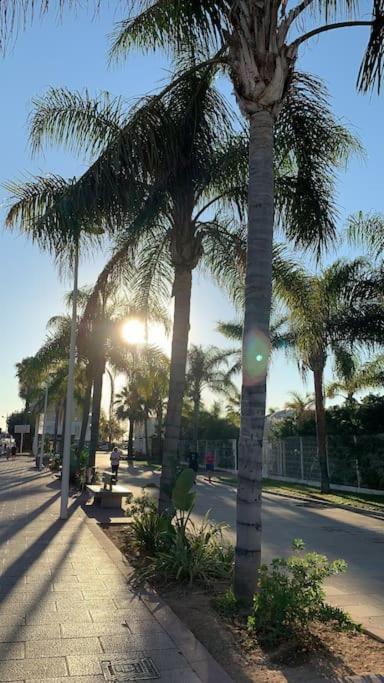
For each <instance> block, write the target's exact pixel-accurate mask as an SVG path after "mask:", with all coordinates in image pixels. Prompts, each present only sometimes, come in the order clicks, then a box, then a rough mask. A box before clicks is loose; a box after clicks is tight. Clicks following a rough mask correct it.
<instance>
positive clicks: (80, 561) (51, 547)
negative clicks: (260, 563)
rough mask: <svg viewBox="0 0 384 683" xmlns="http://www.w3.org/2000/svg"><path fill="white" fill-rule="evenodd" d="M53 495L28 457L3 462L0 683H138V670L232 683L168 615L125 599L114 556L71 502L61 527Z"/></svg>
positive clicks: (123, 569) (191, 682) (180, 681)
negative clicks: (117, 681)
mask: <svg viewBox="0 0 384 683" xmlns="http://www.w3.org/2000/svg"><path fill="white" fill-rule="evenodd" d="M59 495H60V491H59V489H58V485H57V483H56V482H55V481H53V479H52V476H51V475H50V474H40V473H37V472H36V470H35V469H34V467H33V462H32V460H31V459H30V458H19V459H18V460H16V461H15V462H7V461H5V460H3V459H0V682H2V681H28V683H38V681H50V683H60V682H61V683H70V682H71V681H72V682H76V681H77V683H96V682H98V683H102V682H103V681H105V680H109V681H113V680H127V681H129V680H144V678H143V676H141V678H140V679H138V678H137V675H136V677H134V672H135V671H136V673H137V671H138V670H141V671H142V672H144V671H147V672H148V675H147V677H146V678H145V680H151V679H153V680H157V681H160V682H164V683H176V682H177V683H230V679H229V677H228V676H227V675H226V674H225V672H224V671H223V670H222V669H221V668H220V667H219V666H218V664H217V663H216V662H215V661H214V660H213V658H212V657H211V656H210V655H209V653H208V652H207V651H206V650H205V648H204V647H203V646H202V645H201V644H200V643H199V642H198V641H197V640H196V639H195V638H194V636H193V635H192V633H191V632H190V631H189V630H188V629H187V628H186V627H185V626H184V625H183V624H182V623H181V622H180V621H179V620H178V619H177V617H176V616H175V615H174V614H173V613H172V612H171V610H170V609H169V608H168V607H166V606H165V605H164V604H162V603H161V602H159V600H158V598H157V597H156V596H152V597H151V596H148V598H147V599H145V600H141V599H140V598H139V597H138V596H136V595H134V594H133V593H132V592H131V591H130V589H129V588H128V586H127V579H126V577H127V572H128V568H127V566H126V565H125V564H124V563H123V561H122V558H121V555H120V553H119V552H118V551H117V550H116V549H115V548H114V547H113V546H112V544H111V542H110V541H109V540H108V539H107V538H106V536H105V535H104V533H103V532H102V531H101V530H100V529H99V528H98V527H97V525H96V523H95V522H94V521H93V520H90V519H88V517H87V516H86V515H85V514H84V512H83V511H82V510H81V509H80V508H79V507H77V505H76V500H73V501H72V505H71V515H70V517H69V519H68V520H67V521H66V522H61V521H59V520H58V511H59ZM152 667H154V668H152ZM119 671H120V674H119V673H118V672H119ZM116 672H117V673H116ZM124 672H125V674H124ZM158 674H159V676H160V677H159V676H158ZM115 675H117V678H116V679H115V678H114V676H115ZM119 677H120V678H119Z"/></svg>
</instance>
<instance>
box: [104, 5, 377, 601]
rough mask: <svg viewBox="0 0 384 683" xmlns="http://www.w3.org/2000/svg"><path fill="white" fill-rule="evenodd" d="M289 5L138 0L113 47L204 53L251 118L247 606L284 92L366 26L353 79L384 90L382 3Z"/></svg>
mask: <svg viewBox="0 0 384 683" xmlns="http://www.w3.org/2000/svg"><path fill="white" fill-rule="evenodd" d="M287 4H288V3H287V1H286V0H238V1H237V2H235V3H234V2H232V1H231V0H203V1H202V2H195V1H194V0H186V1H185V2H182V3H181V2H180V1H179V0H169V2H166V3H164V2H163V0H145V1H144V2H141V1H140V0H137V1H136V2H133V3H132V13H131V15H130V16H129V17H128V19H127V20H126V21H123V22H121V23H120V24H119V25H118V27H117V31H116V35H115V40H114V44H113V46H112V52H113V54H114V55H117V56H118V55H121V54H122V53H124V52H126V51H127V50H128V49H130V48H132V47H140V48H143V49H145V50H148V49H156V48H160V49H162V48H168V49H169V48H171V49H172V50H174V51H176V52H179V51H180V50H185V49H188V48H190V49H194V50H195V53H196V52H197V53H199V51H200V54H203V55H204V57H203V58H202V62H201V64H200V65H199V67H200V68H201V69H205V68H206V65H207V63H208V64H212V63H215V64H218V63H219V64H221V65H223V66H224V68H226V69H227V70H228V72H229V76H230V78H231V81H232V84H233V87H234V91H235V95H236V99H237V102H238V105H239V108H240V110H241V112H242V114H243V116H244V117H245V119H246V120H247V121H248V126H249V136H250V145H249V171H250V172H249V207H248V208H249V211H248V238H247V254H248V258H247V271H246V286H245V311H244V342H243V355H244V360H245V359H246V355H247V351H248V349H249V346H250V344H253V343H254V344H256V345H258V344H259V345H260V341H261V342H262V343H261V347H263V348H264V351H263V352H261V353H260V354H259V355H260V357H261V359H260V363H259V365H260V371H259V373H258V376H257V381H255V380H254V381H250V378H249V376H248V374H247V367H246V362H244V363H243V387H242V422H241V436H240V448H239V488H238V509H237V531H238V535H237V553H236V568H235V591H236V594H237V596H238V597H240V598H242V599H244V601H245V602H246V603H247V604H248V605H250V604H251V602H252V595H253V593H254V591H255V590H256V587H257V569H258V567H259V565H260V548H261V543H260V538H261V472H262V453H261V441H262V438H261V437H262V434H263V431H264V419H265V417H264V416H265V404H266V376H267V365H268V356H269V353H268V340H269V318H270V308H271V291H272V285H271V279H272V242H273V227H274V211H275V208H276V205H275V202H274V174H273V158H274V131H275V128H276V122H277V120H278V116H279V112H280V111H281V108H282V106H283V105H284V101H285V98H286V97H287V93H288V92H289V84H290V82H291V79H292V76H293V72H294V67H295V63H296V59H297V55H298V52H299V49H300V46H301V45H303V44H304V43H306V42H307V41H308V40H311V39H312V38H313V37H315V36H317V35H320V34H321V33H323V32H326V31H331V30H335V29H339V28H345V27H354V26H368V27H370V29H371V35H370V40H369V43H368V47H367V51H366V54H365V57H364V60H363V63H362V66H361V69H360V73H359V81H358V83H359V88H360V90H362V91H367V90H368V89H370V88H371V87H372V86H373V85H374V84H375V83H377V85H378V88H380V84H381V76H382V73H383V68H384V60H383V55H384V9H383V4H382V1H381V0H372V4H371V7H372V19H371V20H368V21H367V20H365V19H364V20H361V19H360V18H358V19H356V18H355V16H354V15H353V14H352V13H354V12H355V11H357V9H358V8H359V6H360V3H359V2H358V0H344V1H343V2H341V1H340V2H338V1H337V0H320V1H319V2H316V3H315V1H314V0H297V2H296V4H293V6H291V3H290V7H289V8H288V7H287ZM361 4H362V5H363V3H361ZM362 9H363V8H362ZM364 9H365V6H364ZM311 10H312V12H311ZM340 15H344V16H342V21H337V19H338V16H340ZM317 16H318V17H319V19H320V25H316V26H315V27H313V28H309V30H306V29H304V32H303V25H304V20H305V18H306V17H308V18H310V19H311V20H312V22H313V21H314V19H315V17H317ZM291 34H293V37H292V38H290V36H291ZM192 68H193V69H195V68H196V66H193V67H192ZM264 341H265V344H264ZM250 519H251V520H252V524H250V522H249V520H250Z"/></svg>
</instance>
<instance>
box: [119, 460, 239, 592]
mask: <svg viewBox="0 0 384 683" xmlns="http://www.w3.org/2000/svg"><path fill="white" fill-rule="evenodd" d="M193 483H194V472H193V471H192V470H189V469H186V470H183V472H181V474H180V475H179V476H178V478H177V480H176V482H175V485H174V488H173V491H172V503H173V506H174V508H175V513H174V516H173V517H169V516H167V515H159V514H158V513H157V509H156V506H155V504H154V502H153V501H152V500H151V499H148V497H146V496H145V497H143V498H140V499H138V500H136V501H134V504H133V506H131V510H130V514H132V517H133V518H132V523H131V525H130V526H131V532H132V533H133V538H134V543H135V544H136V545H137V546H138V547H139V548H140V549H141V550H142V551H144V552H145V555H146V566H145V568H144V569H142V568H140V569H139V570H138V573H137V575H136V578H138V579H149V578H157V579H160V580H162V581H165V582H169V581H178V582H182V583H189V584H192V583H200V584H203V585H212V584H213V583H214V582H215V581H217V580H220V579H227V578H228V576H230V575H231V573H232V565H233V548H232V546H230V545H229V544H227V543H226V542H225V541H224V539H223V528H224V527H223V525H218V524H212V523H211V522H210V521H209V516H208V514H207V515H206V516H205V517H204V519H203V521H202V522H201V524H198V525H196V524H195V523H194V522H193V521H192V520H191V513H192V511H193V506H194V503H195V495H196V494H195V493H194V492H193V491H192V490H191V489H192V487H193Z"/></svg>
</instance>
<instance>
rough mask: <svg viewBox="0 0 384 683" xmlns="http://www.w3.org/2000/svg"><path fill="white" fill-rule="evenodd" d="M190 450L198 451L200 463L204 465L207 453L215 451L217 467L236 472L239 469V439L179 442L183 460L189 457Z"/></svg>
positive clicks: (180, 454) (180, 455)
mask: <svg viewBox="0 0 384 683" xmlns="http://www.w3.org/2000/svg"><path fill="white" fill-rule="evenodd" d="M190 451H197V452H198V454H199V464H200V465H201V466H204V463H205V456H206V454H207V453H210V452H211V453H213V455H214V457H215V467H216V468H217V469H220V470H228V471H230V472H234V471H236V470H237V441H236V439H215V440H210V441H209V440H208V441H206V440H199V441H198V442H197V448H196V442H195V441H181V442H180V444H179V457H180V459H181V460H183V461H186V460H187V459H188V453H189V452H190Z"/></svg>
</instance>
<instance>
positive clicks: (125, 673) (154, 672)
mask: <svg viewBox="0 0 384 683" xmlns="http://www.w3.org/2000/svg"><path fill="white" fill-rule="evenodd" d="M101 668H102V670H103V674H104V678H105V680H106V681H111V682H112V683H125V682H126V681H153V680H155V679H156V678H160V671H159V670H158V669H157V668H156V666H155V664H154V663H153V661H152V659H151V658H150V657H142V658H141V659H136V658H135V659H133V658H132V659H131V658H126V657H125V658H124V659H116V660H114V661H110V660H109V661H104V662H101Z"/></svg>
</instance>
